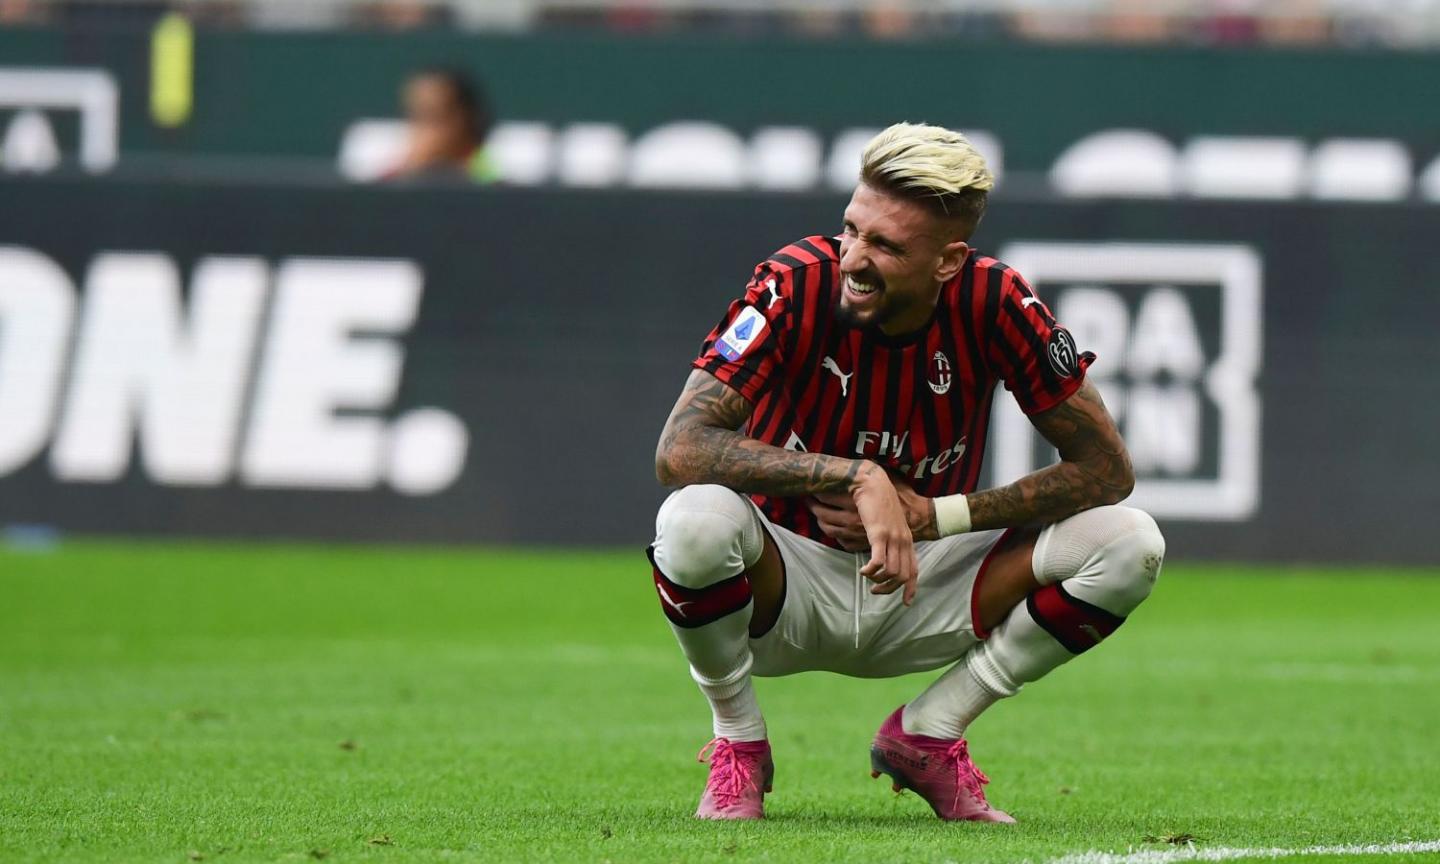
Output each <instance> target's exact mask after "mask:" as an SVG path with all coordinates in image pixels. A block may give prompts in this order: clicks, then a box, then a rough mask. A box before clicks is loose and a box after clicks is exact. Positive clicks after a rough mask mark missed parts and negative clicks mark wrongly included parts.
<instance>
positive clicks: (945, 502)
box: [935, 495, 970, 537]
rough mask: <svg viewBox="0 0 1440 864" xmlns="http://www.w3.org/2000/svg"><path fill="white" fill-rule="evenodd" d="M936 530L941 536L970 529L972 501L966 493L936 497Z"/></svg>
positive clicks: (961, 532)
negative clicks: (967, 498)
mask: <svg viewBox="0 0 1440 864" xmlns="http://www.w3.org/2000/svg"><path fill="white" fill-rule="evenodd" d="M935 530H936V531H938V532H939V533H940V536H941V537H949V536H951V535H952V534H964V533H965V532H967V531H969V530H970V502H969V501H966V500H965V496H964V495H943V496H941V497H939V498H936V499H935Z"/></svg>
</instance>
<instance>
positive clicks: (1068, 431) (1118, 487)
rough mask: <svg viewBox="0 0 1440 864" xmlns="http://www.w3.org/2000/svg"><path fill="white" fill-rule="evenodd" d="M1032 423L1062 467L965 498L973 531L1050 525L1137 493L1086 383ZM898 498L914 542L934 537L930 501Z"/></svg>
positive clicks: (1121, 446) (1100, 404)
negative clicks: (1052, 447) (1054, 450)
mask: <svg viewBox="0 0 1440 864" xmlns="http://www.w3.org/2000/svg"><path fill="white" fill-rule="evenodd" d="M1030 422H1031V423H1033V424H1034V425H1035V428H1036V429H1038V430H1040V434H1041V435H1044V436H1045V440H1047V441H1049V442H1050V443H1051V444H1053V445H1055V449H1056V450H1058V451H1060V461H1059V462H1057V463H1055V464H1054V465H1050V466H1047V467H1045V468H1041V469H1040V470H1039V471H1035V472H1033V473H1030V474H1026V475H1025V476H1024V477H1021V478H1020V479H1019V480H1016V481H1015V482H1014V483H1011V484H1009V485H1008V486H999V487H996V488H994V489H985V490H983V491H980V492H972V493H970V494H969V495H966V496H965V500H966V502H967V503H968V504H969V505H970V526H971V529H972V530H975V531H983V530H985V529H988V528H1010V527H1013V526H1017V525H1030V524H1041V525H1049V524H1052V523H1055V522H1059V521H1060V520H1061V519H1065V518H1068V517H1070V516H1074V515H1075V514H1076V513H1079V512H1081V511H1082V510H1089V509H1090V508H1091V507H1099V506H1101V505H1102V504H1115V503H1118V502H1120V501H1123V500H1125V498H1126V497H1127V496H1128V495H1129V494H1130V491H1131V490H1132V489H1134V488H1135V470H1134V468H1133V467H1132V466H1131V465H1130V454H1129V453H1128V452H1127V451H1126V450H1125V442H1124V440H1122V439H1121V437H1120V430H1119V429H1117V428H1116V427H1115V421H1114V419H1112V418H1111V417H1110V412H1109V411H1107V410H1105V402H1104V401H1103V400H1102V399H1101V398H1100V393H1099V391H1097V390H1096V389H1095V387H1094V386H1093V385H1092V384H1090V383H1089V382H1086V383H1085V384H1084V385H1082V386H1081V387H1080V389H1079V390H1077V391H1075V393H1074V394H1073V395H1071V396H1070V398H1068V399H1066V400H1065V401H1064V402H1061V403H1060V404H1059V405H1056V406H1055V407H1054V408H1051V409H1050V410H1048V411H1042V412H1041V413H1039V414H1036V415H1034V416H1033V417H1031V418H1030ZM901 497H902V500H904V502H905V509H906V511H907V512H908V513H909V514H910V522H911V528H912V530H914V532H915V539H917V540H933V539H935V538H936V537H938V536H939V532H938V531H937V530H936V526H935V503H934V500H933V499H930V498H925V497H924V496H921V495H919V494H917V493H915V492H913V491H911V490H909V489H908V488H902V489H901Z"/></svg>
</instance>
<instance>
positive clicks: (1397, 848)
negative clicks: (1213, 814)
mask: <svg viewBox="0 0 1440 864" xmlns="http://www.w3.org/2000/svg"><path fill="white" fill-rule="evenodd" d="M1414 852H1440V840H1425V841H1415V842H1411V843H1384V844H1372V845H1367V846H1360V845H1350V846H1305V847H1301V848H1299V849H1285V848H1282V847H1271V848H1269V849H1266V848H1263V847H1262V848H1255V849H1235V848H1230V847H1225V846H1218V847H1216V848H1213V849H1200V848H1196V847H1194V846H1189V847H1186V848H1184V849H1165V850H1160V849H1155V850H1149V851H1144V852H1081V853H1079V854H1076V855H1066V856H1064V857H1061V858H1053V859H1051V860H1050V862H1049V864H1170V862H1173V861H1234V860H1237V859H1241V858H1267V859H1273V858H1293V857H1298V856H1301V855H1404V854H1406V853H1414Z"/></svg>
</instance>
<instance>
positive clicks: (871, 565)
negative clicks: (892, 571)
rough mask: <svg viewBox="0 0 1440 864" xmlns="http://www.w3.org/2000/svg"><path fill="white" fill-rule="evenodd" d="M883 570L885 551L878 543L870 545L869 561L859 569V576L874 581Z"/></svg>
mask: <svg viewBox="0 0 1440 864" xmlns="http://www.w3.org/2000/svg"><path fill="white" fill-rule="evenodd" d="M884 569H885V549H884V546H883V545H881V544H878V543H875V544H871V547H870V560H869V561H867V562H865V564H864V566H862V567H861V568H860V575H861V576H864V577H865V578H866V579H875V578H876V577H877V576H879V575H880V573H881V572H882V571H884Z"/></svg>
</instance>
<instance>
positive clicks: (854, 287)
mask: <svg viewBox="0 0 1440 864" xmlns="http://www.w3.org/2000/svg"><path fill="white" fill-rule="evenodd" d="M845 281H846V282H847V283H849V285H850V290H851V291H854V292H855V293H856V294H874V293H875V286H874V285H862V284H860V283H859V282H856V281H855V280H854V279H851V278H850V277H849V276H846V277H845Z"/></svg>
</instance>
